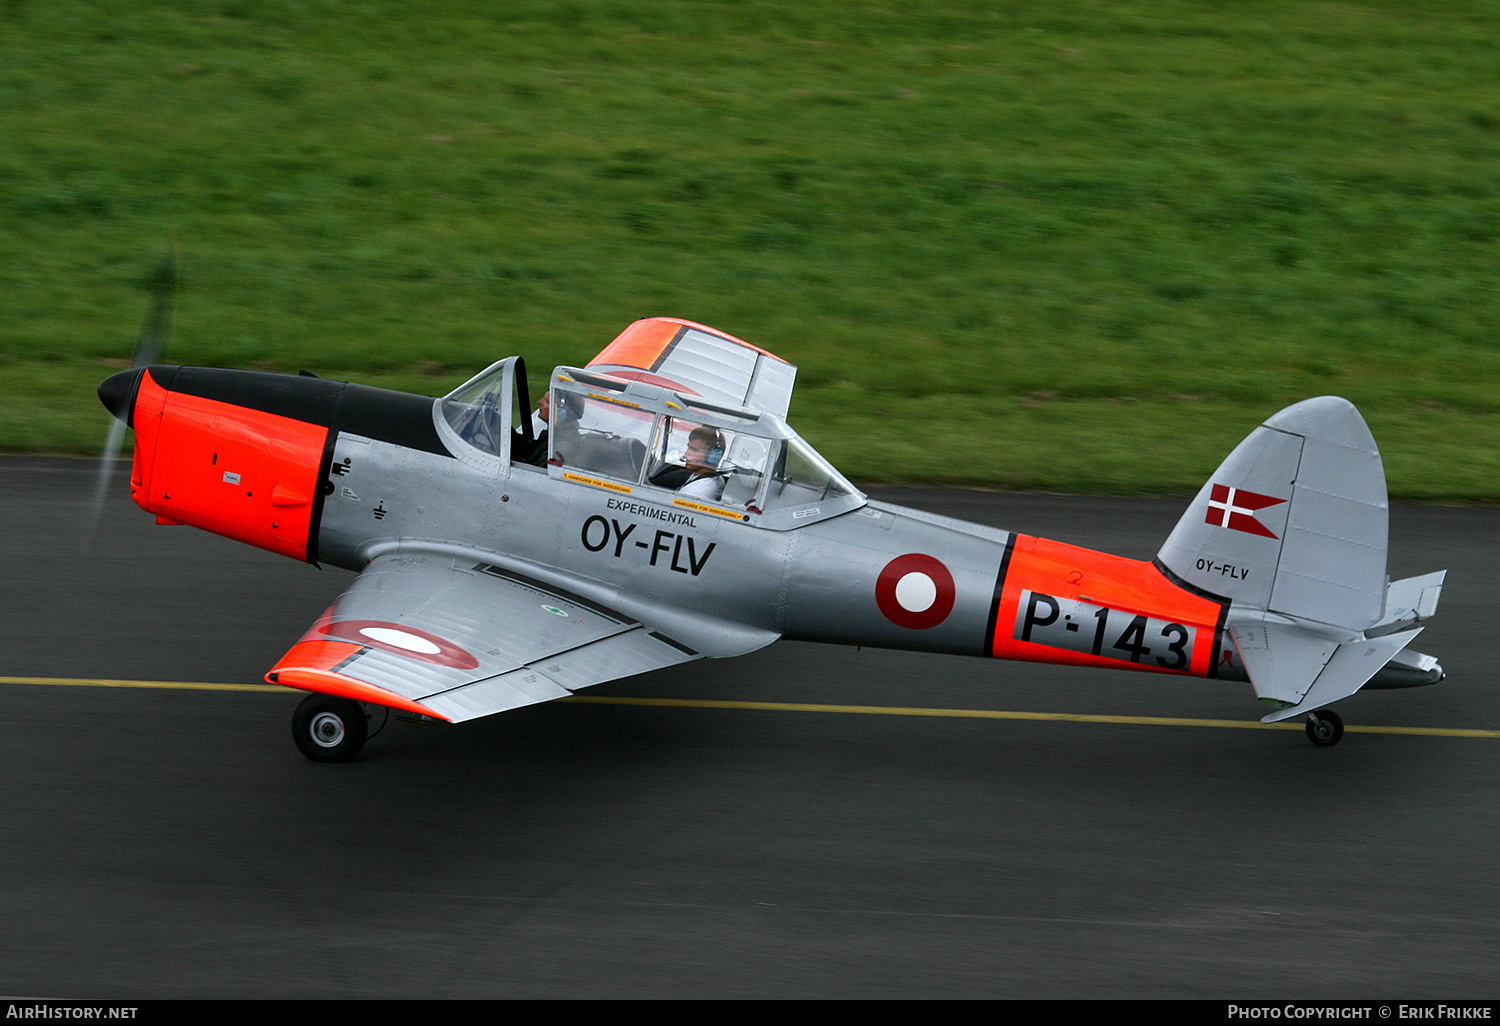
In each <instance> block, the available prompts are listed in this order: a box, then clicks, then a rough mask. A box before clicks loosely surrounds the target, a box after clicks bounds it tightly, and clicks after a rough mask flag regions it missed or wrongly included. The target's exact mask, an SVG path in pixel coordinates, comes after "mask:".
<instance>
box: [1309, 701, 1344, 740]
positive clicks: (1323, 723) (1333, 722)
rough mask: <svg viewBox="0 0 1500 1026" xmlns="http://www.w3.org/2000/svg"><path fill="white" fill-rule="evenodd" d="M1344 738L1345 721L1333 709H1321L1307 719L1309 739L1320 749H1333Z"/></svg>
mask: <svg viewBox="0 0 1500 1026" xmlns="http://www.w3.org/2000/svg"><path fill="white" fill-rule="evenodd" d="M1343 736H1344V721H1343V719H1342V718H1341V717H1340V716H1339V714H1338V713H1336V712H1334V711H1333V710H1332V709H1319V710H1318V711H1317V712H1315V713H1313V714H1312V715H1311V716H1309V717H1308V718H1307V739H1308V740H1309V741H1311V742H1312V743H1313V744H1315V745H1317V746H1318V747H1319V748H1331V747H1333V746H1334V745H1336V744H1338V743H1339V739H1340V738H1342V737H1343Z"/></svg>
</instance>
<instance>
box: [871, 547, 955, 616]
mask: <svg viewBox="0 0 1500 1026" xmlns="http://www.w3.org/2000/svg"><path fill="white" fill-rule="evenodd" d="M957 593H958V590H957V589H956V588H955V587H954V586H953V575H952V574H951V573H949V572H948V568H947V567H946V566H944V565H943V564H942V563H939V562H938V561H937V560H935V559H933V558H932V557H931V556H924V555H922V554H921V553H920V552H908V553H907V554H906V555H904V556H897V557H896V558H895V559H893V560H891V561H890V562H889V563H887V564H886V565H885V569H884V570H882V571H880V577H879V578H877V579H876V581H875V602H876V604H877V605H879V606H880V611H881V612H882V613H884V614H885V618H886V619H887V620H889V621H891V623H893V624H896V625H897V626H899V627H910V628H911V629H912V630H914V631H921V630H926V629H927V628H929V627H936V626H937V625H938V624H940V623H942V622H943V621H944V620H946V619H948V614H949V613H951V612H953V600H954V598H955V597H956V596H957Z"/></svg>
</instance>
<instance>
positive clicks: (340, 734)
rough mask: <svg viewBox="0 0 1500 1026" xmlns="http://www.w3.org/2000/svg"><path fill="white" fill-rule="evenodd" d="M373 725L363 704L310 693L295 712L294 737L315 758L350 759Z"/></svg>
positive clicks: (340, 760) (305, 753)
mask: <svg viewBox="0 0 1500 1026" xmlns="http://www.w3.org/2000/svg"><path fill="white" fill-rule="evenodd" d="M369 729H370V728H369V723H368V721H367V720H366V719H365V710H364V707H363V706H362V705H360V704H359V703H358V702H351V701H349V700H348V699H347V698H335V697H333V696H332V695H316V694H315V695H308V696H307V697H306V698H304V699H303V700H302V703H301V704H300V705H298V706H297V711H296V712H295V713H293V714H292V740H294V741H296V742H297V747H298V748H299V749H301V751H302V754H303V755H305V756H307V757H308V758H309V759H311V760H312V761H313V762H348V761H349V760H350V759H352V758H354V757H355V756H356V755H358V754H359V750H360V749H361V748H363V747H364V746H365V737H366V735H367V734H368V733H369Z"/></svg>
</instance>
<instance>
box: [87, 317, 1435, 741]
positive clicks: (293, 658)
mask: <svg viewBox="0 0 1500 1026" xmlns="http://www.w3.org/2000/svg"><path fill="white" fill-rule="evenodd" d="M795 377H796V367H794V366H793V365H792V364H790V363H788V362H786V361H785V360H783V359H781V358H779V357H777V356H775V355H774V354H772V353H769V352H767V351H765V350H763V349H760V348H758V347H756V346H753V345H750V344H749V343H746V342H743V341H741V340H739V339H737V338H734V337H733V336H730V335H727V334H725V333H723V332H721V331H717V330H715V329H713V328H709V327H706V326H704V325H701V324H695V323H692V322H690V321H684V320H678V319H675V318H667V317H653V318H648V319H646V320H641V321H637V322H636V323H634V324H632V325H630V326H629V327H628V328H626V329H625V331H624V332H623V333H621V335H620V336H619V337H618V338H616V339H615V340H614V341H613V342H611V343H610V344H609V345H608V346H606V347H605V349H604V350H603V351H602V352H601V353H599V355H598V356H596V357H595V358H594V359H593V360H592V361H591V362H590V363H589V364H588V365H587V366H585V367H558V368H557V369H555V370H554V371H553V372H552V374H551V377H550V379H549V380H548V382H547V388H546V391H545V392H541V390H538V392H539V400H540V401H539V402H538V404H537V407H536V409H535V411H533V407H532V401H531V394H530V389H529V386H528V382H527V378H526V370H525V365H524V363H523V362H522V360H521V359H520V358H519V357H512V358H510V359H505V360H501V361H499V362H498V363H495V364H494V365H492V366H491V367H489V368H487V369H486V370H485V371H483V372H482V373H481V374H479V375H478V376H476V377H474V378H473V379H471V380H470V381H468V382H467V383H466V384H464V385H462V386H461V387H459V388H458V389H457V390H455V391H454V392H452V393H451V394H449V395H447V396H445V397H443V398H441V399H432V398H428V397H424V396H417V395H408V394H405V393H400V392H392V391H386V390H383V389H378V388H371V387H367V386H364V385H358V384H350V383H344V382H337V381H330V380H325V379H323V378H319V377H316V376H313V375H310V374H307V373H306V372H304V373H303V374H301V375H284V374H273V373H267V372H258V371H244V370H221V369H212V368H202V367H180V366H161V365H151V366H142V367H137V368H136V369H133V370H129V371H124V372H121V373H119V374H116V375H114V376H113V377H111V378H109V379H108V380H107V381H105V382H104V383H103V384H101V385H100V386H99V395H100V398H101V399H102V400H103V402H104V405H105V406H106V407H108V409H109V410H110V412H111V413H112V414H114V416H115V417H116V418H118V419H119V420H120V421H122V422H124V424H125V425H128V426H129V427H131V428H133V429H134V431H135V456H134V460H133V463H132V467H131V475H130V491H131V496H132V498H133V499H134V500H135V502H136V503H137V504H138V505H140V506H141V508H143V509H145V510H146V511H147V512H148V513H153V514H155V515H156V518H157V522H158V523H160V524H190V525H192V526H194V527H199V528H202V529H203V530H206V531H211V532H213V533H215V534H220V535H224V536H225V537H228V538H233V539H235V540H237V541H241V542H245V543H247V544H250V545H256V546H259V547H261V548H265V549H270V550H271V551H273V552H279V553H281V554H283V555H286V556H290V557H292V558H294V559H299V560H305V561H307V562H310V563H315V564H332V565H334V566H339V567H344V568H347V569H349V570H353V571H356V572H357V574H358V576H357V577H355V578H354V580H353V582H352V583H351V584H350V585H349V587H348V589H347V590H346V591H345V592H344V593H343V595H341V596H340V597H339V599H338V601H337V602H335V603H334V605H333V606H332V607H331V608H330V609H329V610H328V611H327V612H326V613H324V614H323V615H322V616H321V617H320V618H319V619H318V620H317V622H316V623H314V624H313V625H312V626H311V627H310V628H308V630H307V632H306V633H305V634H304V635H302V638H301V640H299V641H297V642H296V643H295V644H294V645H292V646H291V648H290V650H289V651H288V652H287V653H286V655H285V656H283V657H282V659H281V660H280V662H278V663H277V664H276V665H275V666H274V667H272V668H271V670H270V672H269V673H267V674H266V679H267V680H268V681H270V682H272V683H275V684H281V685H286V686H287V687H291V688H298V689H301V690H304V691H307V692H310V694H309V695H308V696H307V698H305V699H304V700H303V701H302V703H301V705H300V706H299V707H298V709H297V711H296V714H295V716H294V718H293V735H294V737H295V739H296V742H297V745H298V747H299V748H300V749H301V750H302V752H303V753H304V754H305V755H306V756H307V757H308V758H310V759H314V760H317V761H342V760H347V759H351V758H353V757H354V756H355V755H356V754H358V752H359V751H360V749H361V747H362V746H363V745H364V743H365V740H366V738H367V736H368V734H369V730H370V722H371V717H372V715H374V714H376V713H381V714H383V715H388V714H389V711H390V710H395V711H397V712H398V713H399V714H405V715H406V716H408V717H424V718H428V719H432V720H440V721H448V722H452V723H458V722H461V721H463V720H470V719H474V718H475V717H479V716H487V715H489V714H491V713H497V712H503V711H505V710H507V709H514V708H517V707H519V706H524V705H529V704H532V703H536V702H545V701H548V700H550V699H554V698H561V697H564V696H567V695H571V694H573V693H574V692H576V691H578V690H579V689H581V688H586V687H588V686H590V685H592V684H598V683H600V682H602V681H608V680H614V679H618V678H621V677H627V676H630V675H633V674H638V673H645V672H648V671H650V670H655V669H659V668H661V667H665V666H670V665H673V664H675V663H683V662H687V661H689V660H694V659H699V658H703V657H708V658H724V657H728V656H736V655H741V654H744V653H746V652H753V651H755V650H756V649H759V648H761V647H763V646H765V645H769V644H771V643H772V642H773V641H776V640H777V639H778V638H794V639H799V640H804V641H819V642H830V643H835V644H844V645H872V646H880V647H887V648H900V649H916V650H922V651H930V652H944V653H959V654H964V655H976V656H988V657H993V658H998V659H1019V660H1030V661H1037V662H1050V663H1069V664H1074V665H1079V666H1095V667H1099V668H1101V669H1125V670H1138V671H1146V672H1150V673H1166V674H1179V675H1188V676H1194V677H1209V678H1217V679H1222V680H1231V681H1241V682H1246V681H1248V682H1249V684H1250V685H1251V687H1252V688H1253V690H1254V693H1255V696H1256V697H1257V698H1258V699H1259V700H1260V701H1261V702H1262V703H1264V704H1265V706H1267V707H1269V710H1270V711H1269V712H1268V713H1267V714H1266V715H1265V716H1264V717H1263V719H1264V721H1266V722H1273V721H1278V720H1286V719H1290V718H1293V717H1306V720H1307V733H1308V737H1309V738H1310V739H1311V740H1312V742H1313V743H1314V744H1317V745H1332V744H1335V743H1337V742H1338V740H1339V738H1340V737H1341V736H1342V734H1343V725H1342V722H1341V720H1340V718H1339V717H1338V715H1337V714H1336V713H1334V712H1332V711H1331V710H1329V709H1328V708H1327V707H1328V706H1329V705H1331V704H1333V703H1335V702H1338V701H1339V700H1340V699H1344V698H1347V697H1349V696H1350V695H1352V694H1354V693H1355V692H1356V691H1358V690H1359V689H1360V688H1361V687H1369V688H1375V687H1413V686H1417V685H1423V684H1433V683H1436V682H1437V681H1439V680H1441V679H1442V677H1443V671H1442V668H1441V667H1440V666H1439V665H1438V663H1437V660H1435V659H1434V658H1432V657H1431V656H1428V655H1423V654H1421V653H1420V652H1416V651H1413V650H1412V649H1410V648H1409V647H1408V645H1409V644H1410V643H1411V642H1412V640H1413V639H1414V638H1415V637H1416V636H1417V634H1419V633H1420V632H1421V630H1422V626H1421V625H1422V622H1423V621H1424V620H1426V619H1428V618H1429V617H1431V616H1432V615H1433V614H1434V612H1435V611H1436V608H1437V603H1438V596H1439V594H1440V593H1441V591H1442V585H1443V576H1444V574H1443V572H1437V573H1431V574H1426V575H1424V576H1420V577H1413V578H1408V579H1405V580H1401V581H1395V582H1392V581H1390V580H1389V579H1388V578H1387V576H1386V545H1387V521H1388V515H1387V502H1386V487H1385V472H1384V469H1383V467H1382V465H1381V460H1380V453H1379V450H1378V449H1377V448H1376V445H1375V441H1374V439H1373V438H1372V437H1371V435H1370V431H1369V429H1368V428H1367V427H1366V425H1365V422H1364V420H1363V418H1361V417H1360V415H1359V413H1358V411H1357V410H1356V409H1355V408H1354V406H1353V405H1351V404H1350V403H1349V402H1347V401H1345V400H1343V399H1339V398H1335V397H1332V396H1324V397H1321V398H1316V399H1308V400H1306V401H1304V402H1300V403H1297V404H1296V405H1294V406H1290V407H1288V408H1287V409H1285V410H1282V411H1281V412H1280V413H1277V414H1276V415H1275V416H1273V417H1271V418H1270V419H1269V420H1267V421H1266V422H1265V423H1264V424H1262V425H1260V426H1259V427H1257V428H1256V429H1255V430H1254V431H1252V432H1251V433H1250V435H1249V437H1248V438H1246V439H1245V440H1244V441H1243V442H1242V443H1240V445H1239V447H1238V448H1236V449H1235V450H1234V451H1233V452H1232V453H1230V455H1229V457H1228V458H1227V459H1226V460H1225V461H1224V462H1223V464H1222V465H1220V467H1219V469H1218V470H1216V471H1215V472H1214V474H1213V477H1212V478H1211V479H1210V480H1209V481H1208V482H1207V483H1205V484H1204V485H1203V488H1202V489H1201V490H1200V491H1199V492H1198V494H1197V497H1196V498H1194V499H1193V501H1192V503H1191V504H1190V505H1189V506H1188V508H1187V512H1186V513H1184V514H1183V516H1182V519H1181V520H1180V521H1179V522H1178V524H1177V526H1176V528H1175V529H1174V530H1173V531H1172V533H1171V534H1170V535H1169V536H1168V537H1167V539H1166V542H1165V543H1164V544H1163V545H1162V547H1161V551H1160V552H1159V553H1158V554H1157V556H1156V558H1155V559H1153V560H1149V561H1146V560H1135V559H1126V558H1122V557H1119V556H1112V555H1108V554H1106V553H1102V552H1095V551H1092V550H1090V549H1085V548H1079V547H1077V546H1074V545H1065V544H1062V543H1060V542H1054V541H1048V540H1047V539H1045V538H1039V537H1031V536H1027V535H1022V534H1016V533H1014V532H1008V531H1003V530H998V529H995V528H990V527H983V526H979V525H975V524H970V523H965V522H963V521H960V520H955V519H950V518H948V517H942V516H936V515H934V514H931V513H924V512H921V511H917V510H912V509H906V508H903V507H901V506H896V505H892V504H889V503H884V502H878V501H875V500H873V499H869V498H867V497H866V496H865V495H864V494H862V493H861V492H860V491H859V489H858V488H856V487H855V486H854V485H852V484H850V483H849V481H848V480H846V479H845V478H844V477H843V476H842V475H841V474H840V473H839V472H838V471H837V470H835V469H834V468H833V467H832V466H831V465H829V463H828V462H827V461H826V460H824V459H823V458H822V457H821V456H819V455H818V453H817V452H816V451H815V450H814V449H813V448H812V447H811V446H810V445H808V444H807V442H805V441H804V440H803V439H802V438H801V437H799V436H798V434H797V433H796V432H795V431H794V430H793V429H792V428H791V427H790V426H789V425H788V423H787V419H786V417H787V409H788V406H789V404H790V402H791V397H792V385H793V382H794V379H795ZM380 707H386V709H385V710H381V709H380Z"/></svg>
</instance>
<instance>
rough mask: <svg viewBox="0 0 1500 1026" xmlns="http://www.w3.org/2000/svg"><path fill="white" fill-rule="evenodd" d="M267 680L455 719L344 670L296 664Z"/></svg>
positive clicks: (276, 670)
mask: <svg viewBox="0 0 1500 1026" xmlns="http://www.w3.org/2000/svg"><path fill="white" fill-rule="evenodd" d="M266 682H267V683H268V684H280V685H283V686H284V687H289V688H298V689H300V690H302V691H316V692H319V693H320V694H324V695H334V696H336V697H338V698H348V699H352V700H353V701H356V702H370V703H372V704H374V705H388V706H390V707H391V708H392V709H401V710H404V711H405V712H413V713H419V714H421V715H422V716H431V717H432V718H433V719H435V720H444V721H446V722H448V723H452V722H453V720H452V718H451V717H448V716H444V715H443V714H442V713H440V712H434V711H433V710H431V709H429V708H427V707H426V706H425V705H419V704H417V703H416V702H413V701H412V700H411V699H409V698H402V697H401V696H400V695H398V694H396V693H395V692H394V691H387V690H386V689H385V688H380V687H376V686H375V685H374V684H366V683H365V682H364V681H362V680H355V679H354V678H353V677H346V676H344V675H343V674H342V673H331V672H329V671H328V670H317V669H313V668H311V667H305V666H293V667H289V668H287V669H284V670H283V669H279V668H278V669H275V670H272V671H271V672H270V673H268V674H266Z"/></svg>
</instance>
